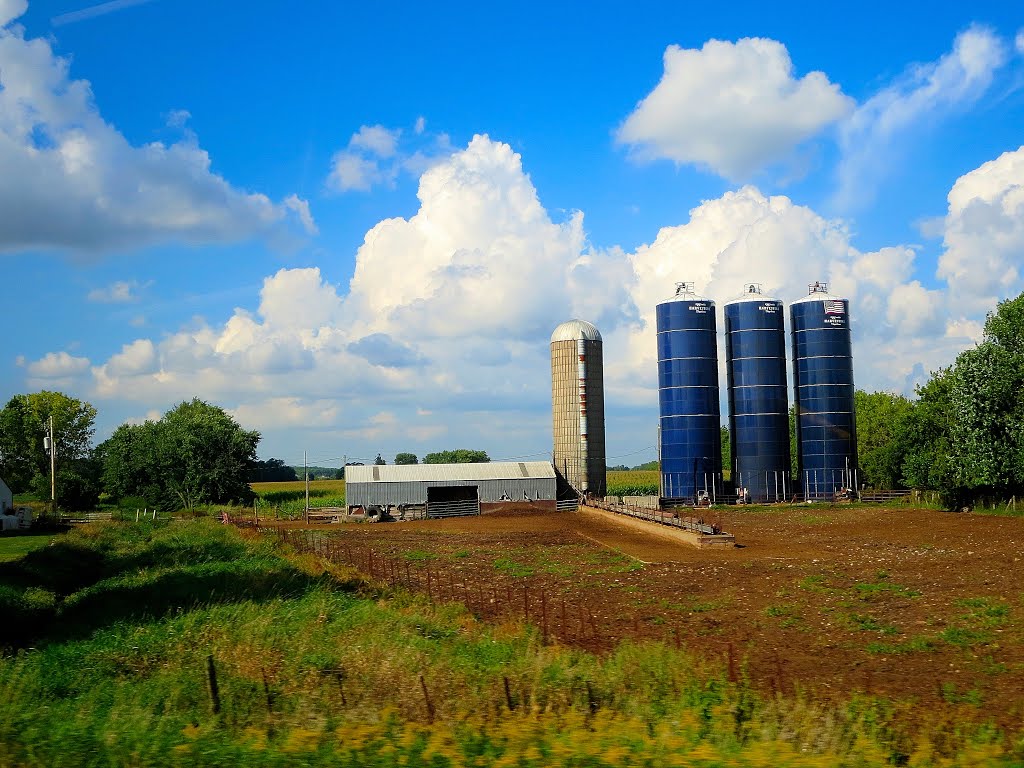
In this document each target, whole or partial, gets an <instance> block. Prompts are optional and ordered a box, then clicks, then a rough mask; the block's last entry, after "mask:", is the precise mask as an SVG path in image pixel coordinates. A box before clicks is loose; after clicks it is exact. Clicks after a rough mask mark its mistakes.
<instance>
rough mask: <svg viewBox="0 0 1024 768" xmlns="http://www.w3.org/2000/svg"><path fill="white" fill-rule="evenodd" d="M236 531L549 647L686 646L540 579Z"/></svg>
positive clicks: (653, 625) (328, 535)
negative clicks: (631, 642) (521, 625)
mask: <svg viewBox="0 0 1024 768" xmlns="http://www.w3.org/2000/svg"><path fill="white" fill-rule="evenodd" d="M236 524H237V525H239V527H243V528H250V529H252V530H255V531H256V532H258V533H260V534H263V535H267V536H272V537H275V538H276V539H277V540H278V541H279V542H280V543H282V544H287V545H289V546H290V547H292V549H293V550H295V551H296V552H300V553H304V554H311V555H314V556H317V557H320V558H323V559H324V560H327V561H328V562H331V563H335V564H339V565H345V566H348V567H350V568H353V569H355V570H357V571H359V572H360V573H362V574H364V575H366V576H368V577H369V578H370V579H371V580H372V581H375V582H378V583H380V584H383V585H387V586H388V587H391V588H396V589H405V590H409V591H412V592H416V593H419V594H421V595H425V596H426V598H427V600H428V602H429V604H430V605H431V606H435V605H441V604H445V603H460V604H462V605H464V606H465V607H466V609H467V610H469V611H470V612H471V613H472V614H474V615H475V616H476V617H477V618H479V619H481V620H484V621H492V622H493V621H500V620H502V619H512V620H522V621H524V622H526V623H528V624H530V625H532V626H534V627H535V628H536V630H537V631H538V634H539V636H540V641H541V642H542V643H543V644H545V645H547V644H549V643H560V644H563V645H574V646H579V647H584V648H587V649H590V650H608V649H610V648H612V647H614V646H615V644H617V643H618V642H619V641H620V640H622V639H625V638H636V639H644V640H660V641H662V642H664V643H666V645H674V646H675V647H677V648H679V647H681V644H682V637H683V632H682V630H683V627H682V624H681V622H679V621H671V620H669V621H666V620H665V618H664V617H661V616H652V615H648V614H641V613H634V614H632V615H627V614H622V613H619V612H614V613H611V614H609V613H605V612H604V611H606V610H607V607H605V608H602V607H601V606H600V605H599V604H598V603H595V602H592V601H587V600H585V599H580V597H579V596H578V595H576V596H573V595H570V594H567V593H566V591H564V590H560V589H558V588H557V587H554V588H553V587H552V585H551V584H550V583H546V582H545V581H544V580H543V579H540V578H537V577H536V576H519V577H515V578H510V577H504V578H503V577H501V576H499V575H497V574H492V575H488V576H486V577H484V576H483V575H482V574H479V573H474V572H462V571H459V570H457V569H456V568H453V567H451V566H448V567H446V566H445V564H443V563H435V564H432V563H431V562H430V561H414V560H410V559H409V558H408V557H405V556H399V557H396V556H394V555H392V554H386V553H382V552H380V551H378V550H375V549H374V548H373V547H370V546H368V545H367V544H365V543H364V542H359V541H352V540H350V539H348V538H347V537H345V536H343V535H339V534H338V533H335V532H330V531H314V530H309V529H302V528H292V529H289V528H281V527H276V526H258V525H255V524H253V523H252V522H251V521H241V522H238V523H236ZM723 650H724V651H726V655H727V656H728V655H729V654H732V653H733V650H732V644H731V643H729V644H728V645H727V646H725V647H723Z"/></svg>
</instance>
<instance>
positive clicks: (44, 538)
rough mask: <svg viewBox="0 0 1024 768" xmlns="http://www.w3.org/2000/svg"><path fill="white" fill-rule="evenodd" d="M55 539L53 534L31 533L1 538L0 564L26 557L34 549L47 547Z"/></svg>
mask: <svg viewBox="0 0 1024 768" xmlns="http://www.w3.org/2000/svg"><path fill="white" fill-rule="evenodd" d="M53 537H54V534H52V533H30V534H24V533H22V534H17V535H14V536H12V535H10V534H7V535H5V536H0V563H9V562H11V561H12V560H17V559H19V558H21V557H24V556H25V555H26V554H28V553H29V552H31V551H32V550H33V549H39V548H40V547H45V546H46V545H47V544H49V543H50V540H51V539H52V538H53Z"/></svg>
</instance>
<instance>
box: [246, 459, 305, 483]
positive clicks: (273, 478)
mask: <svg viewBox="0 0 1024 768" xmlns="http://www.w3.org/2000/svg"><path fill="white" fill-rule="evenodd" d="M298 479H299V476H298V475H297V474H296V473H295V468H294V467H290V466H288V465H287V464H285V463H284V460H283V459H267V460H266V461H257V462H256V463H255V464H253V466H252V468H251V469H250V470H249V482H250V483H287V482H294V481H296V480H298Z"/></svg>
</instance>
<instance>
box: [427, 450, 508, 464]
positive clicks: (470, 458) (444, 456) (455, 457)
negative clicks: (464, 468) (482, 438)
mask: <svg viewBox="0 0 1024 768" xmlns="http://www.w3.org/2000/svg"><path fill="white" fill-rule="evenodd" d="M490 460H491V457H490V456H488V455H487V452H486V451H474V450H470V449H468V448H456V449H455V450H454V451H438V452H437V453H428V454H427V455H426V456H424V457H423V463H424V464H477V463H481V462H487V461H490Z"/></svg>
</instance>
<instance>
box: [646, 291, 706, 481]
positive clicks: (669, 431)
mask: <svg viewBox="0 0 1024 768" xmlns="http://www.w3.org/2000/svg"><path fill="white" fill-rule="evenodd" d="M655 314H656V319H657V331H658V341H657V348H658V405H659V413H660V419H659V426H658V458H659V461H660V463H661V496H662V497H663V498H666V499H680V500H681V499H686V500H690V501H696V500H697V499H698V498H699V497H700V496H701V495H703V494H706V495H707V496H708V497H709V498H711V499H716V498H717V497H718V496H720V495H721V493H722V485H721V483H722V442H721V406H720V405H719V389H718V338H717V336H718V332H717V324H716V320H715V303H714V302H713V301H711V300H710V299H708V298H705V297H703V296H698V295H697V294H695V293H694V292H693V284H692V283H678V284H677V286H676V293H675V295H674V296H673V297H672V298H671V299H669V300H667V301H664V302H662V303H660V304H658V305H657V307H656V310H655Z"/></svg>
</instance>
